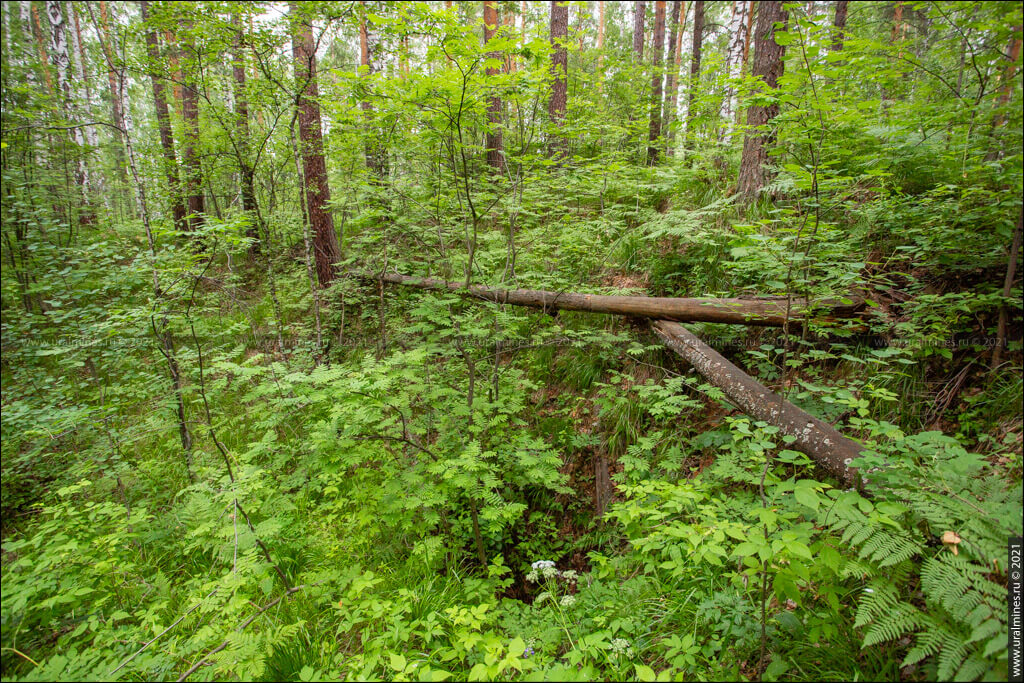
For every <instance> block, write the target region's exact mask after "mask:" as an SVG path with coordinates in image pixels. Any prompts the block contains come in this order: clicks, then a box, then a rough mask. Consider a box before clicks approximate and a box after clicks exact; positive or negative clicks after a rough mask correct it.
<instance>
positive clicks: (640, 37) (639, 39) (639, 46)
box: [633, 0, 647, 64]
mask: <svg viewBox="0 0 1024 683" xmlns="http://www.w3.org/2000/svg"><path fill="white" fill-rule="evenodd" d="M646 14H647V3H646V2H644V1H643V0H635V1H634V2H633V63H634V64H643V63H644V19H645V18H646Z"/></svg>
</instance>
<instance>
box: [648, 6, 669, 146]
mask: <svg viewBox="0 0 1024 683" xmlns="http://www.w3.org/2000/svg"><path fill="white" fill-rule="evenodd" d="M651 52H652V58H651V66H652V69H651V72H652V75H651V124H650V131H649V133H648V135H647V164H648V165H649V166H654V165H655V164H657V163H658V158H659V156H660V152H661V141H660V138H661V92H662V90H661V82H662V77H663V75H664V74H662V69H661V64H662V61H661V60H662V55H664V54H665V0H657V2H655V3H654V40H653V42H652V45H651Z"/></svg>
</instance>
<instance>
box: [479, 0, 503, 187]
mask: <svg viewBox="0 0 1024 683" xmlns="http://www.w3.org/2000/svg"><path fill="white" fill-rule="evenodd" d="M497 32H498V3H497V2H495V1H494V0H489V1H488V2H485V3H484V45H485V46H486V45H487V43H489V42H490V41H491V40H492V39H493V38H494V35H495V34H496V33H497ZM487 57H488V59H494V60H501V52H498V51H491V52H488V53H487ZM500 73H501V69H500V68H498V67H494V66H490V67H487V77H488V80H490V79H492V78H493V77H495V76H497V75H498V74H500ZM489 85H490V87H491V88H492V89H493V88H494V86H493V85H491V84H489ZM492 92H493V90H492ZM486 148H487V165H488V166H490V167H491V168H492V169H493V170H494V171H496V172H498V173H500V172H502V171H504V170H505V148H504V145H503V142H502V135H501V97H499V96H498V95H497V94H492V95H491V96H490V97H489V98H487V141H486Z"/></svg>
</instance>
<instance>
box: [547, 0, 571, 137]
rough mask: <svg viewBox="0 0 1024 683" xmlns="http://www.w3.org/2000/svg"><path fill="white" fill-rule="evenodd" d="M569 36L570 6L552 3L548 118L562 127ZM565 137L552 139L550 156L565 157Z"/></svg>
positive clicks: (559, 1) (557, 135)
mask: <svg viewBox="0 0 1024 683" xmlns="http://www.w3.org/2000/svg"><path fill="white" fill-rule="evenodd" d="M568 35H569V6H568V5H567V4H565V3H564V2H562V1H561V0H556V1H555V2H552V3H551V47H552V49H553V50H554V52H553V53H552V55H551V98H550V99H549V100H548V116H550V117H551V122H552V123H553V124H555V125H556V126H558V127H559V128H561V127H562V124H563V123H564V122H565V103H566V95H567V86H568V83H567V73H568V68H569V52H568V49H567V47H566V42H567V39H568ZM567 147H568V145H567V142H566V139H565V137H564V136H563V135H562V134H561V133H558V134H556V135H553V136H552V138H551V144H550V147H549V154H550V155H551V156H555V157H562V156H565V154H566V152H567V151H568V150H567Z"/></svg>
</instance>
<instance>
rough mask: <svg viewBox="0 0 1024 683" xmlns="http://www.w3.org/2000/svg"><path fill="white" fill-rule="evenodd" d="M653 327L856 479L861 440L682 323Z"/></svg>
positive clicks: (714, 378)
mask: <svg viewBox="0 0 1024 683" xmlns="http://www.w3.org/2000/svg"><path fill="white" fill-rule="evenodd" d="M652 327H653V328H654V331H655V333H657V335H658V336H659V337H660V338H661V340H662V341H663V342H665V345H666V346H668V347H669V348H670V349H672V350H673V351H675V352H676V353H678V354H679V355H680V356H682V357H683V358H685V359H686V360H687V361H689V362H690V364H691V365H693V367H694V369H695V370H696V371H697V372H699V373H700V374H701V376H703V377H704V379H706V380H708V381H709V382H711V383H712V384H714V385H715V386H716V387H718V388H719V389H721V390H722V391H723V392H725V395H726V396H728V397H729V399H730V400H731V401H732V402H733V403H735V404H736V406H737V407H738V408H740V409H741V410H742V411H743V412H745V413H746V414H748V415H750V416H751V417H753V418H756V419H758V420H764V421H765V422H767V423H769V424H771V425H775V426H776V427H778V428H779V430H780V433H781V434H782V435H783V436H793V437H795V438H796V441H795V442H793V443H792V444H791V445H790V446H789V447H790V448H792V449H793V450H796V451H800V452H801V453H805V454H807V455H808V456H810V457H811V459H812V460H814V461H815V462H817V463H818V464H819V465H821V466H822V467H824V468H825V469H826V470H828V472H829V473H830V474H831V475H832V476H834V477H836V478H837V479H839V480H841V481H843V482H846V483H855V482H856V480H857V472H856V470H855V469H853V468H851V467H850V463H851V462H852V461H853V460H855V459H856V458H857V457H858V456H859V455H860V452H861V451H862V450H863V448H862V446H861V445H860V444H858V443H857V442H855V441H853V440H852V439H848V438H846V437H845V436H843V435H842V434H840V433H839V432H838V431H836V429H835V428H834V427H832V426H831V425H829V424H828V423H827V422H823V421H822V420H819V419H818V418H816V417H814V416H813V415H810V414H809V413H807V412H805V411H803V410H801V409H800V408H798V407H797V406H795V405H793V404H792V403H790V402H789V401H787V400H786V399H784V398H783V397H782V396H779V395H778V394H776V393H774V392H773V391H771V390H770V389H768V387H766V386H764V385H763V384H761V383H760V382H758V381H757V380H755V379H754V378H753V377H751V376H750V375H748V374H747V373H745V372H743V371H742V370H741V369H739V368H738V367H736V366H735V365H733V364H732V363H730V362H729V361H728V360H726V359H725V357H724V356H722V355H721V354H720V353H718V352H717V351H715V350H714V349H712V348H711V347H710V346H708V345H707V344H705V343H704V342H702V341H701V340H700V339H699V338H698V337H697V336H696V335H695V334H693V333H692V332H690V331H689V330H687V329H686V328H685V327H683V326H682V325H679V324H677V323H672V322H666V321H664V320H659V321H657V322H655V323H653V324H652Z"/></svg>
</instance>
